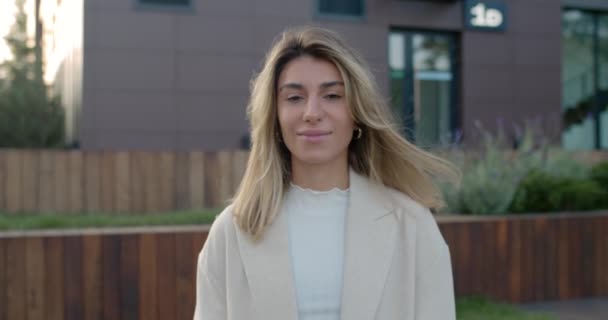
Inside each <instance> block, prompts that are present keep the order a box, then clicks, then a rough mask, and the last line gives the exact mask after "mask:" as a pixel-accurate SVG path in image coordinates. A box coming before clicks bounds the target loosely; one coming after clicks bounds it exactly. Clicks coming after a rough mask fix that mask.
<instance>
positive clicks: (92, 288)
mask: <svg viewBox="0 0 608 320" xmlns="http://www.w3.org/2000/svg"><path fill="white" fill-rule="evenodd" d="M156 230H161V231H143V232H142V231H117V232H108V231H104V232H97V233H95V232H93V233H88V234H85V233H82V232H80V233H74V232H71V233H72V234H70V232H68V234H67V235H62V234H60V233H58V234H52V233H51V234H49V233H48V232H47V233H45V232H41V233H35V234H34V235H29V236H22V235H21V236H10V235H8V236H7V235H6V234H5V235H2V234H0V320H43V319H44V320H64V319H65V320H72V319H73V320H93V319H95V320H101V319H108V320H120V319H123V320H137V319H142V320H144V319H145V320H164V319H176V320H182V319H183V320H185V319H188V320H192V315H193V311H194V299H195V279H196V257H197V255H198V252H199V251H200V249H201V247H202V245H203V243H204V241H205V239H206V235H207V228H206V227H196V228H187V227H186V228H180V231H176V230H169V229H166V228H165V229H164V230H163V228H156Z"/></svg>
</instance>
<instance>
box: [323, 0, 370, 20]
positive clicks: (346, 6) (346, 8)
mask: <svg viewBox="0 0 608 320" xmlns="http://www.w3.org/2000/svg"><path fill="white" fill-rule="evenodd" d="M318 1H319V12H320V13H322V14H332V15H344V16H363V12H364V8H363V1H364V0H318Z"/></svg>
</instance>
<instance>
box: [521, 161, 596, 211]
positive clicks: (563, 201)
mask: <svg viewBox="0 0 608 320" xmlns="http://www.w3.org/2000/svg"><path fill="white" fill-rule="evenodd" d="M607 199H608V191H606V190H604V189H602V188H601V186H600V185H599V184H598V183H597V182H595V181H592V180H587V179H576V178H571V177H559V176H554V175H551V174H550V173H547V172H544V171H541V170H534V171H532V172H530V173H529V174H528V175H527V176H526V177H525V178H524V179H523V180H522V181H521V183H520V184H519V186H518V188H517V192H516V193H515V196H514V198H513V203H512V204H511V207H510V211H511V212H513V213H523V212H553V211H584V210H597V209H603V208H607V207H608V200H607Z"/></svg>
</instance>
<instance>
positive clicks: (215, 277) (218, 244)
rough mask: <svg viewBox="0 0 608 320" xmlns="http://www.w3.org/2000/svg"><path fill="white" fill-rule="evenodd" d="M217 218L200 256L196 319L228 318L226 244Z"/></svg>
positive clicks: (223, 319)
mask: <svg viewBox="0 0 608 320" xmlns="http://www.w3.org/2000/svg"><path fill="white" fill-rule="evenodd" d="M218 220H219V219H216V221H215V223H214V225H213V226H212V227H211V229H210V230H209V235H208V236H207V240H206V241H205V244H204V245H203V249H202V250H201V252H200V254H199V256H198V263H197V271H196V306H195V309H194V320H226V319H227V311H226V281H225V270H226V268H225V261H226V258H225V252H226V251H225V244H224V242H225V241H224V235H223V233H222V232H221V230H218V229H221V228H220V226H219V225H218V224H220V223H219V221H218Z"/></svg>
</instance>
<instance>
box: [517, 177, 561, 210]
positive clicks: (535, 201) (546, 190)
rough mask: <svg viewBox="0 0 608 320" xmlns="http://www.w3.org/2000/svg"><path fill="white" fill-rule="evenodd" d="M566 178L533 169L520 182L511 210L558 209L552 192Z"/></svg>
mask: <svg viewBox="0 0 608 320" xmlns="http://www.w3.org/2000/svg"><path fill="white" fill-rule="evenodd" d="M564 180H567V179H566V178H559V177H555V176H552V175H550V174H548V173H547V172H543V171H541V170H538V169H537V170H533V171H531V172H530V173H528V175H527V176H526V177H525V178H524V179H522V181H521V182H520V184H519V186H518V188H517V191H516V192H515V196H514V197H513V202H512V203H511V206H510V209H509V211H511V212H513V213H521V212H546V211H554V210H555V209H556V205H555V203H553V202H552V201H551V194H552V192H553V191H554V190H556V188H557V186H558V185H560V184H563V183H564Z"/></svg>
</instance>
